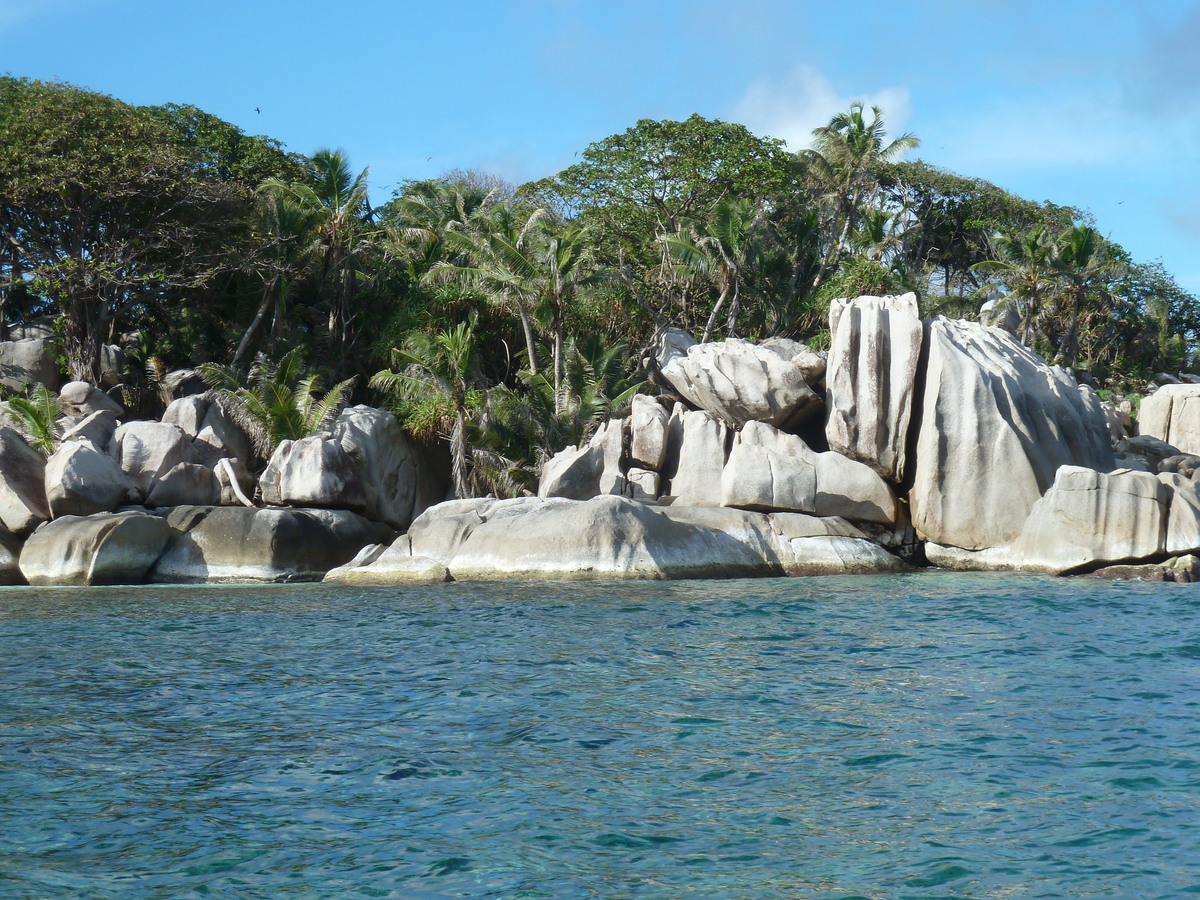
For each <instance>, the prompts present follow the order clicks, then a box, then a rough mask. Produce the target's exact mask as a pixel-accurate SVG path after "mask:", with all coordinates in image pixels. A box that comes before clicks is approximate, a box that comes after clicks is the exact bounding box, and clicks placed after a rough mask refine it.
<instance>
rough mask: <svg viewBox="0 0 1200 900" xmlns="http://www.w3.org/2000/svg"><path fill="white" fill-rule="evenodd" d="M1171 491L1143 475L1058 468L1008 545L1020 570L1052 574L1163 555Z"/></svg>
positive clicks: (1070, 467) (1150, 477) (1152, 477)
mask: <svg viewBox="0 0 1200 900" xmlns="http://www.w3.org/2000/svg"><path fill="white" fill-rule="evenodd" d="M1170 502H1171V490H1170V488H1168V487H1167V485H1165V484H1163V483H1162V482H1161V481H1159V480H1158V479H1157V478H1156V477H1155V476H1153V475H1151V474H1149V473H1148V472H1119V473H1113V474H1101V473H1100V472H1096V471H1094V470H1093V469H1085V468H1080V467H1078V466H1063V467H1062V468H1060V469H1059V470H1058V476H1057V477H1056V478H1055V480H1054V484H1053V486H1052V487H1051V488H1050V490H1049V491H1047V492H1046V495H1045V496H1044V497H1042V498H1041V499H1040V500H1038V501H1037V503H1035V504H1034V505H1033V509H1032V510H1031V511H1030V513H1029V519H1028V521H1026V522H1025V525H1024V527H1023V528H1022V530H1021V535H1020V537H1019V538H1018V539H1017V540H1016V542H1015V543H1014V545H1013V552H1014V555H1015V556H1016V558H1017V559H1018V560H1019V561H1020V567H1021V568H1022V569H1031V570H1037V571H1044V572H1052V573H1056V574H1058V573H1063V572H1069V571H1072V570H1076V569H1084V568H1089V567H1090V568H1095V567H1097V566H1098V565H1101V564H1104V563H1116V562H1124V561H1136V560H1141V559H1147V558H1150V557H1153V556H1158V555H1161V554H1162V553H1164V552H1165V548H1166V537H1167V523H1168V518H1167V516H1168V509H1169V505H1170Z"/></svg>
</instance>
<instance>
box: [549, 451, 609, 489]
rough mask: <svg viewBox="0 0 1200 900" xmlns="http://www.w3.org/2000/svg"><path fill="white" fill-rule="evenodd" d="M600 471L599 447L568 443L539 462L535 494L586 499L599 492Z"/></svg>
mask: <svg viewBox="0 0 1200 900" xmlns="http://www.w3.org/2000/svg"><path fill="white" fill-rule="evenodd" d="M603 471H604V450H603V448H601V447H591V446H586V447H568V448H566V449H565V450H560V451H559V452H558V453H556V454H554V456H552V457H551V458H550V459H548V460H546V462H545V463H544V464H543V465H542V474H541V477H540V478H539V479H538V496H539V497H543V498H544V497H566V498H568V499H570V500H587V499H588V498H590V497H595V496H596V495H597V494H599V493H600V475H601V473H602V472H603Z"/></svg>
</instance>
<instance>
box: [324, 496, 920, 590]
mask: <svg viewBox="0 0 1200 900" xmlns="http://www.w3.org/2000/svg"><path fill="white" fill-rule="evenodd" d="M801 520H803V521H801ZM406 538H407V540H406V539H405V538H401V539H400V540H398V541H397V542H396V543H395V544H393V545H392V547H391V548H389V550H388V551H387V553H386V554H384V555H378V556H376V555H368V557H367V559H365V560H364V565H362V566H359V567H357V569H358V570H359V571H358V572H357V574H355V573H352V572H347V571H346V570H343V571H342V572H339V573H338V574H337V575H336V576H335V578H336V579H338V580H343V581H348V582H350V583H362V584H369V583H399V582H408V581H414V580H440V579H441V578H442V577H444V576H443V574H442V568H441V567H444V568H445V570H447V571H448V572H449V575H450V576H451V577H453V578H454V579H456V580H494V579H505V578H536V579H542V578H566V579H592V578H651V579H660V578H696V577H733V576H747V577H749V576H777V575H782V574H787V573H796V574H831V573H846V572H862V571H869V572H877V571H895V570H896V569H897V568H900V567H902V564H901V563H900V562H899V561H898V560H896V559H895V558H894V557H892V556H890V555H889V554H887V553H886V552H884V551H883V550H881V549H880V548H879V547H877V546H875V545H873V544H871V542H870V541H868V540H866V539H865V537H864V536H863V535H862V533H861V532H858V531H857V530H856V529H854V528H853V526H851V525H849V523H847V522H844V521H842V520H838V519H827V520H826V519H815V518H811V517H807V516H787V517H784V518H782V519H779V520H777V519H776V518H775V517H772V516H769V515H766V514H763V513H757V512H750V511H746V510H739V509H729V508H722V507H702V506H674V505H673V506H670V507H654V506H648V505H645V504H642V503H638V502H637V501H634V500H630V499H628V498H625V497H619V496H612V495H601V496H598V497H594V498H592V499H591V500H587V501H577V500H566V499H561V498H554V499H549V500H540V499H536V498H520V499H517V500H481V501H480V500H476V501H457V502H453V503H443V504H439V505H437V506H434V507H431V508H430V509H428V510H426V511H425V513H424V514H423V515H422V516H421V517H420V518H419V519H418V520H417V521H416V522H414V523H413V527H412V529H410V531H409V534H408V535H407V536H406Z"/></svg>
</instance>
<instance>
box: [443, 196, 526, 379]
mask: <svg viewBox="0 0 1200 900" xmlns="http://www.w3.org/2000/svg"><path fill="white" fill-rule="evenodd" d="M545 217H546V211H545V210H543V209H537V210H534V211H533V212H531V213H528V214H527V215H524V214H523V213H522V212H521V211H519V210H518V209H517V208H516V207H515V206H514V205H513V204H511V203H507V202H506V203H498V204H496V205H495V206H494V207H493V208H492V209H491V210H490V211H489V214H488V215H487V216H486V217H481V218H476V219H475V220H474V222H473V227H471V228H469V229H462V230H459V229H454V230H447V231H445V232H443V234H442V240H443V241H444V242H445V245H446V247H447V250H448V251H449V252H448V256H449V258H447V259H441V260H439V261H437V262H436V263H435V264H434V266H433V267H432V268H431V269H429V271H428V272H426V273H425V276H424V278H423V279H422V280H423V281H424V282H425V283H426V284H446V283H450V282H460V283H465V284H470V285H473V286H475V287H478V288H479V289H480V290H481V291H482V292H483V293H484V296H485V297H486V298H488V299H489V300H491V301H492V302H494V303H497V304H503V305H507V306H511V307H513V308H514V309H515V310H516V313H517V317H518V319H519V320H520V323H521V331H522V334H523V336H524V338H525V352H526V354H527V356H528V361H529V368H530V370H531V371H533V372H537V371H538V356H537V345H536V343H535V341H534V335H533V307H534V305H535V304H536V290H535V287H534V280H535V277H536V275H537V267H536V265H535V264H534V262H533V260H532V258H531V254H532V252H533V243H534V242H535V241H537V240H538V238H539V236H540V234H541V232H540V230H539V226H540V225H541V223H542V220H543V219H544V218H545Z"/></svg>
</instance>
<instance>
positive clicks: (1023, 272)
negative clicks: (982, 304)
mask: <svg viewBox="0 0 1200 900" xmlns="http://www.w3.org/2000/svg"><path fill="white" fill-rule="evenodd" d="M991 246H992V256H993V258H992V259H988V260H984V261H982V262H978V263H976V264H975V265H973V266H972V267H971V268H972V270H974V271H980V272H988V273H991V274H992V275H994V276H995V281H993V283H992V285H991V286H992V287H998V286H1004V287H1005V288H1007V289H1008V296H1007V297H1006V300H1008V299H1009V298H1011V301H1012V302H1016V303H1017V304H1018V309H1019V310H1020V313H1021V324H1020V326H1019V330H1020V334H1021V340H1022V341H1023V342H1024V343H1025V345H1026V346H1027V347H1033V346H1034V340H1035V335H1036V332H1037V329H1038V328H1040V327H1041V320H1042V316H1043V310H1044V305H1045V303H1046V300H1047V299H1048V298H1049V297H1051V296H1052V295H1053V293H1054V291H1055V288H1056V286H1057V274H1056V272H1055V265H1054V253H1055V248H1054V242H1053V241H1052V240H1051V239H1050V236H1049V235H1048V234H1047V233H1046V229H1045V228H1044V227H1042V226H1037V227H1035V228H1031V229H1030V230H1029V231H1026V232H1007V233H1001V234H996V235H993V237H992V239H991Z"/></svg>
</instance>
